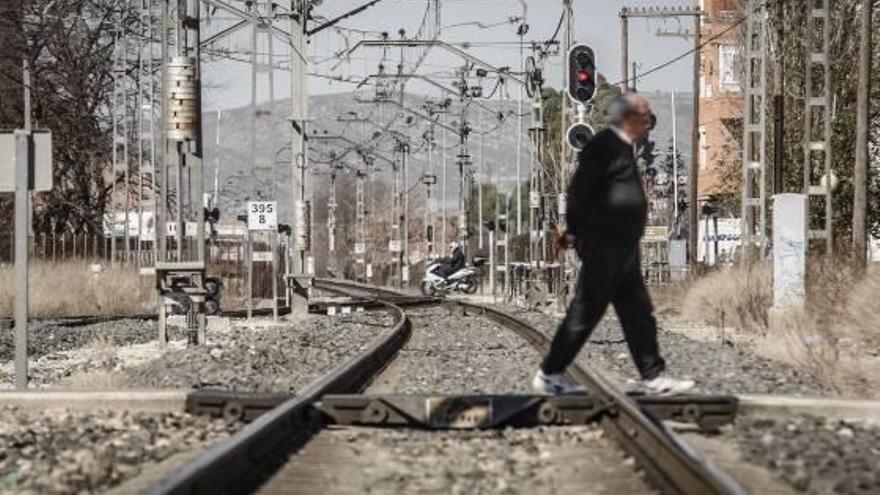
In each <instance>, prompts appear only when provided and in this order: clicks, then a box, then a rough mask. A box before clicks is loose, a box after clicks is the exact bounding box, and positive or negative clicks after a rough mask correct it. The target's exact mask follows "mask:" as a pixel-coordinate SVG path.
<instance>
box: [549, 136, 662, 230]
mask: <svg viewBox="0 0 880 495" xmlns="http://www.w3.org/2000/svg"><path fill="white" fill-rule="evenodd" d="M567 201H568V203H567V205H566V214H567V215H568V218H567V222H568V231H569V232H570V233H571V234H574V236H575V238H576V239H577V240H578V245H580V244H582V242H581V241H583V240H584V239H586V238H587V237H589V236H593V235H598V236H603V237H607V238H611V239H616V240H620V241H621V242H631V243H637V242H638V241H639V239H640V238H641V237H642V235H643V234H644V233H645V223H646V221H647V214H648V201H647V198H646V197H645V191H644V189H643V188H642V181H641V178H640V176H639V171H638V166H637V165H636V159H635V153H634V150H633V148H632V146H630V145H629V144H627V143H626V142H624V141H623V140H622V139H621V138H620V137H619V136H618V135H617V134H616V133H615V132H614V131H613V130H612V129H606V130H604V131H602V132H599V133H598V134H596V137H594V138H593V140H592V141H590V142H589V144H587V146H586V148H584V149H583V151H581V152H580V153H579V154H578V167H577V170H576V171H575V173H574V177H573V178H572V180H571V184H570V185H569V188H568V198H567Z"/></svg>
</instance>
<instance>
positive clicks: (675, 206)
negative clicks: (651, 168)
mask: <svg viewBox="0 0 880 495" xmlns="http://www.w3.org/2000/svg"><path fill="white" fill-rule="evenodd" d="M670 98H671V106H672V203H673V205H672V211H673V213H672V225H673V226H675V225H678V137H677V135H676V134H677V133H678V118H677V116H676V115H675V109H676V104H675V90H674V89H673V90H672V93H671V95H670Z"/></svg>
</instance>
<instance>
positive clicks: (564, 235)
mask: <svg viewBox="0 0 880 495" xmlns="http://www.w3.org/2000/svg"><path fill="white" fill-rule="evenodd" d="M574 243H575V237H574V236H573V235H572V234H571V233H570V232H557V233H556V240H555V242H554V245H555V246H556V252H557V253H558V252H560V251H565V250H566V249H571V248H573V247H574Z"/></svg>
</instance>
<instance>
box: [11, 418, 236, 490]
mask: <svg viewBox="0 0 880 495" xmlns="http://www.w3.org/2000/svg"><path fill="white" fill-rule="evenodd" d="M0 416H2V417H3V421H2V422H0V493H9V494H12V493H16V494H67V493H77V494H88V493H97V492H102V491H105V490H106V489H108V488H109V487H112V486H114V485H117V484H119V483H121V482H123V481H125V480H127V479H130V478H133V477H135V476H137V475H138V474H140V473H141V471H142V470H143V469H144V467H145V466H148V465H150V464H153V463H158V462H160V461H162V460H165V459H167V458H169V457H171V456H172V455H175V454H177V453H181V452H186V451H192V450H194V449H199V448H203V447H205V446H207V445H209V444H211V443H213V442H215V441H217V440H219V439H222V438H225V437H227V436H228V435H230V434H231V433H233V432H235V431H236V430H237V429H239V428H240V427H241V425H240V424H237V423H231V424H228V423H226V422H224V421H219V420H211V419H208V418H204V417H195V416H190V415H188V414H183V413H166V414H147V413H124V412H101V411H97V412H89V413H72V412H66V411H51V412H44V413H42V414H28V413H25V412H22V411H19V410H17V409H15V408H12V407H2V408H0Z"/></svg>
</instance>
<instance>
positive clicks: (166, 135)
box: [155, 0, 207, 344]
mask: <svg viewBox="0 0 880 495" xmlns="http://www.w3.org/2000/svg"><path fill="white" fill-rule="evenodd" d="M171 2H172V0H164V1H163V2H162V24H161V47H162V65H161V69H162V70H161V74H162V135H161V145H160V157H161V158H160V163H159V165H160V172H159V174H158V176H157V177H156V179H157V189H158V191H159V197H158V199H157V200H156V219H157V228H156V241H157V243H158V245H159V250H158V253H157V258H156V262H155V270H156V280H157V296H158V297H157V305H158V307H159V325H158V329H159V342H160V343H162V344H165V343H166V342H167V341H168V335H167V332H166V325H165V323H166V322H165V316H166V308H167V306H168V305H169V304H172V303H176V304H179V305H181V306H182V307H184V308H186V311H187V326H188V330H189V340H190V342H191V343H198V344H204V343H205V342H206V333H205V330H206V323H207V322H206V314H205V300H206V289H205V284H204V282H205V268H206V267H205V221H204V208H203V207H202V198H203V191H204V184H203V169H202V125H201V112H202V103H201V50H200V22H201V5H200V2H199V0H176V1H174V9H173V11H174V13H175V14H176V15H175V16H173V17H172V15H171V12H172V9H171V5H172V4H171ZM172 33H173V34H174V35H176V38H175V40H174V44H173V48H174V49H173V50H172V46H171V40H170V35H171V34H172ZM172 52H173V55H172ZM172 174H173V175H174V179H175V183H176V184H175V187H174V194H171V193H170V189H171V188H170V179H171V176H172ZM169 212H173V213H174V217H175V218H174V224H173V225H174V228H173V229H169V228H168V227H167V224H166V221H165V220H166V218H168V216H169V215H168V213H169ZM187 224H190V225H192V227H191V229H190V230H191V232H190V234H191V237H192V239H191V240H190V243H189V249H186V250H185V249H184V246H185V244H186V243H185V241H184V239H185V238H186V236H187V232H186V231H187V229H186V225H187ZM169 230H170V231H169ZM169 238H174V240H175V252H174V254H173V255H171V254H170V253H169V252H168V240H169Z"/></svg>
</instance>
